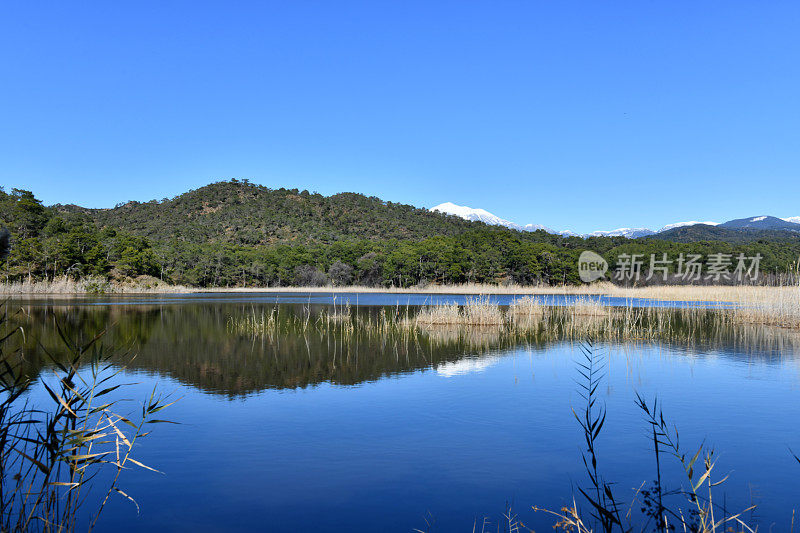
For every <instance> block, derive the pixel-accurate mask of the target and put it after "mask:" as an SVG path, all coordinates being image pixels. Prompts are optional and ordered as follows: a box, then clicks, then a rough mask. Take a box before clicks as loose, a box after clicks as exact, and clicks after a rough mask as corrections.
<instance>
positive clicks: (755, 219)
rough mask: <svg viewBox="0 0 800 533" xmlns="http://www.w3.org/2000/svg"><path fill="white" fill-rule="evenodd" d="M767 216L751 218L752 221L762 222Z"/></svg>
mask: <svg viewBox="0 0 800 533" xmlns="http://www.w3.org/2000/svg"><path fill="white" fill-rule="evenodd" d="M766 218H767V217H755V218H751V219H750V222H761V221H762V220H765V219H766Z"/></svg>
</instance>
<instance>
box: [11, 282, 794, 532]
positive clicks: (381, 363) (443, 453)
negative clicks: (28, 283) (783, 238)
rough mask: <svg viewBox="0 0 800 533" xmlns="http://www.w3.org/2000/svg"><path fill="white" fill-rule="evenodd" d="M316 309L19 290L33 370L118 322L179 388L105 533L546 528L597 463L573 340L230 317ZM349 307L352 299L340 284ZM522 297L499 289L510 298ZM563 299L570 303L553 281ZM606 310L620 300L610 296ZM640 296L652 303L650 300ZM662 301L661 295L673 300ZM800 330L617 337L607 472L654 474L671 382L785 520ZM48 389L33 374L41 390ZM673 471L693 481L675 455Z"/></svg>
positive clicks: (123, 340) (693, 435)
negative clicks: (584, 444)
mask: <svg viewBox="0 0 800 533" xmlns="http://www.w3.org/2000/svg"><path fill="white" fill-rule="evenodd" d="M276 298H277V300H278V303H277V305H280V306H281V308H282V309H285V310H286V312H287V313H297V312H304V306H310V307H311V309H312V312H314V311H315V310H318V309H320V308H324V307H327V306H329V305H330V304H332V303H333V302H332V299H331V297H330V296H329V295H315V294H312V295H300V296H297V295H285V294H284V295H277V296H276V295H264V294H259V295H246V294H237V295H224V296H216V295H190V296H169V297H152V296H146V297H132V298H108V297H105V298H95V299H80V300H71V301H46V300H41V301H31V302H16V303H15V304H14V305H16V306H18V307H22V308H23V309H24V310H25V312H26V313H28V316H27V317H26V318H25V320H26V324H27V329H28V331H27V335H28V341H26V342H27V345H28V346H27V348H26V357H27V360H28V364H29V365H30V373H31V374H32V375H36V374H37V373H39V372H42V371H46V369H45V370H43V368H44V363H43V361H44V359H43V357H42V354H41V353H40V352H39V351H38V350H37V348H36V346H35V343H34V342H33V340H32V339H37V340H41V342H42V343H43V344H45V345H48V344H54V343H55V342H56V339H55V332H54V326H53V324H54V319H56V318H57V319H58V320H59V321H60V322H61V323H62V324H64V325H65V327H66V329H68V331H70V333H71V334H73V335H81V334H83V335H85V336H89V335H91V334H93V333H95V332H97V331H99V330H101V329H103V328H105V327H106V326H107V325H109V324H112V323H113V324H114V326H113V327H112V328H111V329H110V331H109V333H108V335H107V338H106V339H105V340H106V342H107V343H109V344H113V345H118V346H119V345H133V346H135V351H136V352H137V353H138V355H137V357H136V358H135V359H134V360H133V361H132V362H129V363H128V370H126V372H125V374H124V375H123V376H122V377H121V380H122V381H124V382H127V383H134V385H131V386H130V388H129V389H128V391H126V396H127V397H131V398H137V397H145V396H146V395H147V394H149V391H150V390H151V389H152V387H153V385H154V384H157V385H158V387H159V389H160V390H162V391H166V392H173V393H174V394H175V395H176V397H181V400H180V401H179V402H178V403H177V404H176V405H174V406H173V407H171V408H169V410H168V411H167V412H165V414H168V417H169V418H170V419H172V420H175V421H179V422H180V425H160V426H159V427H157V429H156V432H155V433H154V435H153V436H152V437H150V438H149V439H147V440H145V441H143V443H142V445H141V447H140V448H139V449H138V459H139V460H141V461H142V462H144V463H146V464H148V465H152V466H155V467H156V468H158V469H159V470H162V471H163V472H164V473H165V474H164V475H159V474H154V473H152V472H147V471H130V472H126V473H125V474H124V477H123V480H122V483H121V486H122V487H123V489H124V490H125V491H126V492H128V493H129V494H131V495H133V496H134V497H135V498H136V500H137V501H138V502H139V505H140V506H141V514H140V515H138V516H137V514H136V511H135V509H134V508H133V507H132V506H131V504H130V503H129V502H126V501H124V500H123V499H122V498H118V499H114V500H112V504H111V506H110V507H109V508H108V509H107V511H106V512H105V514H104V515H103V517H102V519H101V526H102V528H101V529H103V530H116V531H146V530H151V531H152V530H159V531H170V530H193V531H220V530H228V531H250V530H253V529H259V530H269V531H308V530H314V531H398V532H409V531H411V530H412V529H413V528H424V526H425V517H428V520H429V521H430V520H432V521H434V522H435V530H436V531H472V527H473V523H474V522H475V520H476V519H477V520H478V521H479V522H481V521H482V520H483V517H489V519H490V520H491V521H492V523H495V524H496V523H497V522H498V519H499V518H500V515H501V513H502V511H504V510H505V508H506V505H507V504H512V505H513V508H514V509H515V511H516V512H517V513H518V514H519V515H520V518H521V519H522V520H523V521H524V522H525V523H526V525H529V526H532V527H534V528H535V529H537V530H538V531H550V530H551V528H550V526H551V524H552V521H551V520H550V519H548V518H547V517H546V516H543V515H541V514H536V513H533V512H532V511H531V506H532V505H537V506H540V507H549V508H552V509H558V508H560V507H561V506H562V505H564V504H567V503H569V501H570V500H571V494H572V491H573V488H574V487H575V486H583V485H584V484H585V483H586V481H587V480H586V476H585V474H584V472H583V465H582V462H581V459H580V454H581V438H582V437H581V433H580V430H579V428H578V426H577V423H576V421H575V419H574V418H573V415H572V412H571V408H572V407H577V408H579V407H580V405H581V402H582V400H581V399H580V397H579V396H578V394H577V391H576V385H575V379H576V377H577V371H576V368H575V362H576V360H577V358H578V356H579V355H578V351H577V347H576V346H574V345H573V344H572V343H571V342H567V341H564V340H559V339H557V338H537V339H532V340H528V341H527V342H521V343H520V342H512V343H509V342H504V341H503V340H502V339H500V338H497V337H496V336H492V335H491V334H489V335H486V336H484V337H481V338H480V339H478V340H477V341H476V340H475V339H472V340H469V339H467V340H465V339H464V338H462V337H452V336H451V337H448V336H447V335H444V336H442V337H441V338H437V339H433V340H431V341H430V342H423V343H421V344H420V343H412V344H405V345H404V344H402V343H400V344H397V343H392V342H388V343H386V342H383V343H381V342H377V341H375V339H343V338H337V337H335V336H334V337H331V336H330V335H326V334H324V333H323V332H320V331H317V330H313V329H312V330H310V331H309V332H308V333H307V334H305V335H299V334H291V335H289V334H287V335H283V336H280V337H276V338H273V339H267V338H263V339H262V338H256V339H254V338H252V337H250V336H242V335H235V334H232V333H230V332H228V330H227V327H226V324H227V323H228V320H229V318H230V317H232V316H241V315H242V314H246V313H251V312H252V311H253V310H256V311H257V312H261V311H266V312H269V311H270V310H271V309H272V308H273V307H274V306H275V305H276ZM336 298H337V300H336V303H337V305H338V304H341V303H343V301H346V300H348V299H349V300H350V304H351V305H355V304H356V296H355V295H344V296H343V295H338V296H337V297H336ZM510 298H512V297H508V296H500V297H497V300H498V302H499V303H501V304H508V303H509V301H510ZM547 298H548V299H549V303H551V304H554V305H560V304H563V303H566V302H568V300H569V299H568V298H565V297H556V296H549V297H547ZM357 299H358V304H359V305H360V306H364V308H363V309H360V310H359V312H363V313H375V312H377V311H378V310H379V309H380V307H379V306H393V305H411V306H414V305H421V304H425V303H440V302H452V301H463V297H460V296H448V295H435V296H431V295H427V296H426V295H380V294H369V295H358V297H357ZM604 303H608V304H611V305H620V304H624V303H625V302H624V301H616V300H608V299H605V300H604ZM636 303H637V304H638V303H642V302H636ZM659 305H662V304H659ZM797 346H800V343H798V342H797V341H796V339H795V338H794V337H793V336H792V335H790V334H788V333H786V332H780V331H772V330H764V329H763V328H762V329H758V328H749V329H745V328H743V329H742V330H730V331H726V332H722V333H719V334H715V335H708V338H707V339H704V338H702V335H701V336H700V338H697V337H696V336H695V337H693V338H691V339H690V338H689V335H688V334H687V339H686V342H676V341H674V340H672V341H670V342H664V343H653V342H650V343H631V344H604V345H602V351H603V353H604V354H605V357H606V358H607V361H608V372H607V377H606V379H605V380H604V382H603V385H602V394H601V397H602V400H603V401H604V402H605V403H606V405H607V408H608V418H607V422H606V427H605V429H604V430H603V434H602V436H601V437H600V441H599V442H600V449H599V454H600V458H601V466H600V468H601V471H602V473H603V475H604V477H605V478H606V479H607V480H609V481H614V482H616V490H617V495H618V497H620V498H621V499H624V500H626V501H629V500H630V499H631V498H632V497H633V494H634V491H635V490H636V489H637V488H639V487H640V486H641V485H642V483H643V482H645V481H651V480H652V479H653V478H654V470H653V466H654V465H653V457H652V453H651V448H650V446H651V444H650V443H649V441H648V440H647V430H648V427H647V425H646V423H645V421H644V418H643V416H642V414H641V413H640V412H639V411H638V409H637V407H636V406H635V404H634V399H635V393H636V392H639V393H641V394H642V395H644V396H645V397H647V398H653V397H654V396H655V395H658V397H659V400H660V401H662V402H663V405H664V409H665V413H666V415H667V416H668V417H669V419H670V421H671V422H672V423H674V424H675V425H677V426H678V428H679V429H680V434H681V442H682V444H684V445H685V448H686V449H687V451H689V452H691V453H693V452H694V450H695V449H696V447H697V446H698V445H699V444H700V443H701V441H703V440H704V439H705V440H706V442H707V443H709V444H712V445H714V446H715V447H716V449H717V452H718V454H719V462H718V465H717V468H718V469H719V472H720V473H730V474H731V477H730V479H729V481H728V482H727V483H726V484H725V490H724V492H725V495H726V504H727V505H728V506H729V507H730V508H731V509H737V510H738V509H740V508H742V507H746V506H748V505H750V503H751V502H752V503H757V504H758V508H757V510H756V515H755V516H754V517H752V519H753V520H754V521H757V522H759V523H760V524H762V528H764V529H768V527H769V525H770V524H776V525H775V530H776V531H782V530H788V527H789V523H790V520H791V512H792V509H793V508H795V507H796V506H797V505H798V504H800V484H798V483H797V482H796V480H797V479H798V475H800V465H798V464H797V463H796V462H795V461H794V459H793V458H792V457H791V455H790V453H789V450H788V449H789V447H792V448H794V449H795V450H800V424H798V420H800V401H798V400H800V365H799V364H798V360H797V353H796V347H797ZM40 395H41V391H40V390H38V388H37V387H36V386H34V387H33V388H32V390H31V391H30V393H29V397H30V399H31V400H32V401H34V402H35V401H37V398H39V397H40ZM665 473H666V477H667V480H668V482H667V485H672V486H677V484H678V483H679V482H680V478H679V475H678V474H679V473H680V470H679V465H678V464H677V463H671V462H669V461H667V462H666V467H665Z"/></svg>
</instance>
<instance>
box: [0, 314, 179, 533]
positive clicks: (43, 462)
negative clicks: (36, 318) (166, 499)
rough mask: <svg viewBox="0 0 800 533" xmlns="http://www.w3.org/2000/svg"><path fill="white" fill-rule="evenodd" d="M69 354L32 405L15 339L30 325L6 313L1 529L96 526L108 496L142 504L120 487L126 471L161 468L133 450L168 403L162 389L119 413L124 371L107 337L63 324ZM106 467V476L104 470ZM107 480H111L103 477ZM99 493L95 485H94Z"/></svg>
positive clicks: (0, 373)
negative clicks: (74, 332) (83, 517)
mask: <svg viewBox="0 0 800 533" xmlns="http://www.w3.org/2000/svg"><path fill="white" fill-rule="evenodd" d="M56 326H57V328H58V333H59V335H60V337H61V340H62V342H63V345H62V346H61V347H60V348H59V350H62V351H64V350H65V351H66V352H67V354H68V355H67V357H66V359H65V358H64V357H56V356H55V355H53V354H51V352H50V351H46V353H47V355H48V356H49V357H50V359H51V364H52V367H51V370H52V376H49V377H41V378H40V379H39V380H38V383H37V385H38V386H41V387H42V388H43V389H44V391H46V393H47V398H48V401H49V403H46V404H44V405H31V404H30V403H29V402H28V401H27V400H26V399H25V392H26V391H27V390H28V389H29V388H30V387H31V386H32V385H33V384H32V383H31V382H30V380H29V378H28V376H26V375H25V374H24V372H23V371H22V370H21V368H22V365H21V363H22V358H23V357H24V356H23V354H22V353H21V351H20V349H19V348H18V347H16V346H17V345H15V342H16V340H17V338H18V337H20V336H23V335H24V334H25V332H24V331H23V330H22V329H21V328H19V327H10V326H9V321H8V317H7V315H6V314H5V309H4V310H3V315H2V316H0V331H2V334H1V335H0V530H2V531H48V532H49V531H73V530H75V529H82V530H92V529H93V528H94V527H95V526H96V525H97V523H98V519H99V517H100V514H101V513H102V511H103V509H104V508H105V506H106V504H107V502H108V501H109V499H110V498H111V497H112V495H116V496H117V497H122V498H125V499H126V500H129V501H130V502H132V503H133V504H134V505H135V506H136V508H137V511H138V504H136V502H135V500H134V499H133V497H132V496H130V495H128V494H127V493H125V492H124V491H123V490H122V489H121V488H120V486H119V481H120V474H121V473H122V471H123V470H126V469H130V468H132V467H136V468H144V469H148V470H154V469H153V468H152V467H150V466H147V465H145V464H144V463H141V462H140V461H138V460H137V459H136V458H135V457H134V454H133V451H134V446H135V445H136V443H137V442H138V441H139V440H141V439H143V438H145V437H146V436H147V435H148V434H149V433H150V431H149V427H150V424H153V423H157V422H163V421H161V420H158V419H156V418H155V416H154V415H155V414H156V413H158V412H159V411H161V410H163V409H164V408H166V407H167V406H168V405H169V404H168V403H166V402H165V400H164V398H162V397H160V396H158V395H157V394H156V391H155V390H153V392H152V393H151V394H150V396H149V397H148V398H147V399H146V400H145V401H144V402H143V404H142V407H141V411H140V412H139V413H136V415H134V416H131V415H128V414H121V413H119V412H118V410H117V409H118V407H119V401H120V399H119V397H118V392H117V390H118V389H119V388H120V387H121V385H119V384H117V385H113V384H112V382H113V380H114V378H116V377H117V376H118V375H119V373H120V372H121V371H122V369H120V368H119V367H116V366H114V365H112V364H111V363H110V358H111V357H112V355H113V352H112V351H110V350H108V349H106V348H105V347H104V346H103V345H102V344H101V343H100V340H101V338H102V337H103V335H104V332H101V333H99V334H98V335H96V336H94V337H93V338H91V339H88V340H86V341H84V342H78V341H75V340H73V339H71V338H70V337H69V336H68V335H67V334H66V333H65V332H64V331H63V330H62V329H61V327H60V326H59V325H58V324H56ZM101 473H103V475H102V476H100V474H101ZM104 480H105V481H104ZM97 483H104V484H105V486H102V488H100V492H99V495H97V497H96V498H95V499H93V500H92V501H95V502H97V504H96V508H95V509H94V510H89V511H88V516H89V519H88V522H86V523H83V522H80V523H79V521H78V516H79V513H78V511H79V509H80V508H81V507H82V506H83V505H84V504H85V503H86V501H87V500H88V497H89V493H91V492H92V491H93V489H97V488H98V487H97V486H96V485H97ZM95 492H96V491H95Z"/></svg>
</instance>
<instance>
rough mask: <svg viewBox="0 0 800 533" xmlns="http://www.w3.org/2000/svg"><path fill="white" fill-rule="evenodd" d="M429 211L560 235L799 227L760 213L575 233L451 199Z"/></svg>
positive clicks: (630, 235) (795, 222)
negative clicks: (703, 226)
mask: <svg viewBox="0 0 800 533" xmlns="http://www.w3.org/2000/svg"><path fill="white" fill-rule="evenodd" d="M431 211H438V212H440V213H446V214H448V215H455V216H457V217H461V218H463V219H465V220H473V221H480V222H484V223H486V224H492V225H496V226H505V227H507V228H511V229H515V230H518V231H536V230H544V231H546V232H548V233H553V234H556V235H561V236H563V237H627V238H629V239H637V238H639V237H647V236H649V235H655V234H657V233H663V232H665V231H669V230H671V229H675V228H682V227H684V226H694V225H695V224H706V225H709V226H720V227H728V228H738V229H786V230H794V231H798V230H800V217H787V218H776V217H770V216H759V217H751V218H741V219H738V220H731V221H728V222H725V223H722V224H720V223H719V222H712V221H710V220H708V221H704V222H700V221H697V220H689V221H686V222H675V223H673V224H667V225H666V226H664V227H663V228H661V229H659V230H658V231H653V230H651V229H649V228H617V229H614V230H608V231H603V230H598V231H593V232H591V233H575V232H572V231H570V230H561V231H555V230H552V229H550V228H549V227H547V226H543V225H541V224H525V225H524V226H523V225H521V224H517V223H516V222H511V221H510V220H506V219H504V218H500V217H498V216H497V215H494V214H492V213H490V212H488V211H486V210H485V209H473V208H472V207H467V206H464V205H457V204H454V203H452V202H445V203H443V204H439V205H437V206H436V207H433V208H431Z"/></svg>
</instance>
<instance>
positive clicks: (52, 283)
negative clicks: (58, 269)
mask: <svg viewBox="0 0 800 533" xmlns="http://www.w3.org/2000/svg"><path fill="white" fill-rule="evenodd" d="M196 291H197V289H196V288H192V287H185V286H182V285H171V284H169V283H165V282H163V281H161V280H159V279H158V278H154V277H151V276H140V277H139V278H137V279H131V280H129V281H128V282H112V281H109V280H108V279H107V278H105V277H103V276H86V277H82V278H79V279H74V278H70V277H67V276H60V277H58V278H55V279H53V280H47V281H33V280H29V279H26V280H24V281H14V282H10V283H9V282H5V283H0V295H5V296H8V297H12V296H26V295H79V294H143V293H186V292H196Z"/></svg>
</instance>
